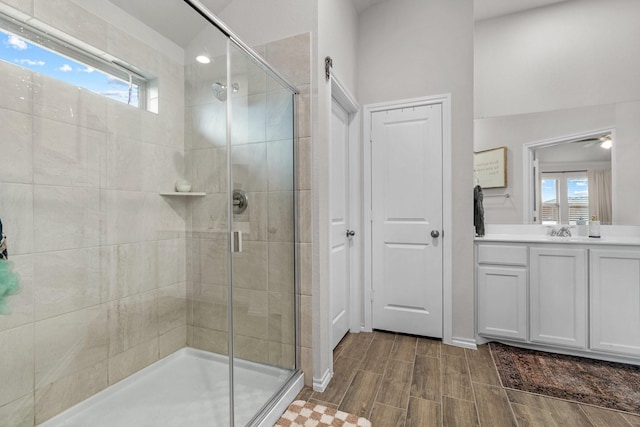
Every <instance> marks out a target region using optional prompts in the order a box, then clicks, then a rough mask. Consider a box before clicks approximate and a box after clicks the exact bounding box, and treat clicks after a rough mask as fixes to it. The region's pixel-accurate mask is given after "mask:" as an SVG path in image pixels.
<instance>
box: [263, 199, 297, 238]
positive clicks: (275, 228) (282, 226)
mask: <svg viewBox="0 0 640 427" xmlns="http://www.w3.org/2000/svg"><path fill="white" fill-rule="evenodd" d="M301 225H302V224H301ZM293 229H294V227H293V193H292V192H290V191H283V192H277V193H269V241H270V242H274V241H276V242H293Z"/></svg>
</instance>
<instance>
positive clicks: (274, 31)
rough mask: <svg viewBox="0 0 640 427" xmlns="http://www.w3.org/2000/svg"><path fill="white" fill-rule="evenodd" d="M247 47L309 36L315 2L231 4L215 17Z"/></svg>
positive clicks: (291, 0) (237, 1)
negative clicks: (293, 37)
mask: <svg viewBox="0 0 640 427" xmlns="http://www.w3.org/2000/svg"><path fill="white" fill-rule="evenodd" d="M217 15H218V17H220V19H222V21H223V22H224V23H225V24H227V26H228V27H229V28H230V29H231V31H233V32H234V33H235V34H236V35H237V36H238V37H240V39H241V40H242V41H243V42H245V43H246V44H248V45H249V46H256V45H260V44H265V43H268V42H272V41H275V40H281V39H284V38H287V37H291V36H295V35H298V34H303V33H308V32H312V31H313V30H314V26H315V17H316V0H260V1H255V0H233V1H232V2H231V3H230V4H229V6H227V7H225V8H224V9H223V10H222V11H221V12H220V13H218V14H217Z"/></svg>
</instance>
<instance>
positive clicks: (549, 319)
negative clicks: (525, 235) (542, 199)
mask: <svg viewBox="0 0 640 427" xmlns="http://www.w3.org/2000/svg"><path fill="white" fill-rule="evenodd" d="M529 253H530V262H529V268H530V270H529V280H530V298H531V299H530V302H529V311H530V328H531V329H530V340H531V341H532V342H539V343H545V344H555V345H562V346H565V347H574V348H585V347H586V344H587V262H586V260H587V251H586V249H572V248H544V247H535V248H531V250H530V252H529Z"/></svg>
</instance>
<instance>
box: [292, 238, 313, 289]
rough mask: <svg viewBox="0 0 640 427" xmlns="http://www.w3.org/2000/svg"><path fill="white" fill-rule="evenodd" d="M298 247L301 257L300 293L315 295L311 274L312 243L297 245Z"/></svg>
mask: <svg viewBox="0 0 640 427" xmlns="http://www.w3.org/2000/svg"><path fill="white" fill-rule="evenodd" d="M296 245H297V247H298V254H299V256H300V262H299V264H298V265H299V269H300V271H299V278H300V279H299V280H300V293H301V294H302V295H313V292H312V290H311V284H312V283H311V274H312V270H311V269H312V259H311V252H312V249H313V248H312V245H311V243H296Z"/></svg>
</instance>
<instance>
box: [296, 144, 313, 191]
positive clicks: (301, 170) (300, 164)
mask: <svg viewBox="0 0 640 427" xmlns="http://www.w3.org/2000/svg"><path fill="white" fill-rule="evenodd" d="M311 141H312V140H311V138H308V137H307V138H299V139H297V141H296V149H297V151H296V156H297V157H296V162H297V164H296V190H311V182H312V178H311V170H312V169H311V167H312V166H311V164H312V156H311Z"/></svg>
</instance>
